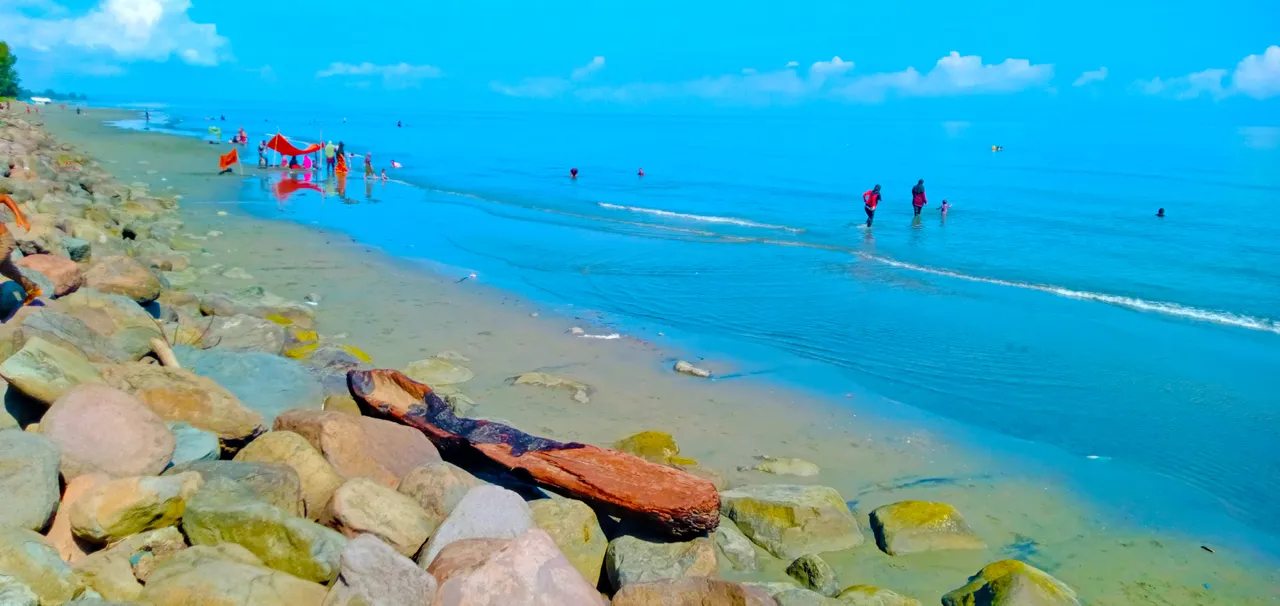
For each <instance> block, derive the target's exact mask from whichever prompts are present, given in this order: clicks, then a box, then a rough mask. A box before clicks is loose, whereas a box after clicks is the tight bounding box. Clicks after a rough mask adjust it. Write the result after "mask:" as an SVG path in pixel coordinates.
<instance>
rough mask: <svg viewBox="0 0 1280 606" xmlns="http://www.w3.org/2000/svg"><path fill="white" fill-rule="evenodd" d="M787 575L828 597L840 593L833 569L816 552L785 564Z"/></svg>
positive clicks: (838, 582) (838, 581)
mask: <svg viewBox="0 0 1280 606" xmlns="http://www.w3.org/2000/svg"><path fill="white" fill-rule="evenodd" d="M787 576H789V577H791V578H793V579H795V580H796V582H798V583H800V584H801V585H803V586H805V587H808V588H809V589H811V590H813V591H816V592H818V593H820V594H822V595H824V596H827V597H829V598H834V597H836V595H838V594H839V593H840V579H839V577H837V576H836V571H835V569H834V568H832V567H831V565H830V564H828V563H827V561H826V560H824V559H822V557H821V556H819V555H817V554H812V553H811V554H808V555H802V556H800V557H798V558H796V560H795V561H794V562H792V563H791V565H790V566H787Z"/></svg>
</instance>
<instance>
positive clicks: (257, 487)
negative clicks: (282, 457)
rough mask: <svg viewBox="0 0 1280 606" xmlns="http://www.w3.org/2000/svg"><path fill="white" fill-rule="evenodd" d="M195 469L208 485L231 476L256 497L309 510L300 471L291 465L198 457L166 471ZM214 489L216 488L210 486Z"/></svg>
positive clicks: (297, 511) (296, 509) (290, 509)
mask: <svg viewBox="0 0 1280 606" xmlns="http://www.w3.org/2000/svg"><path fill="white" fill-rule="evenodd" d="M187 471H194V472H196V473H198V474H200V477H202V478H204V482H205V485H206V486H208V485H210V484H212V483H213V481H214V480H215V479H218V478H221V479H224V480H229V481H230V482H232V483H233V484H235V485H238V486H239V487H241V488H244V489H245V490H248V491H249V492H250V493H252V494H253V497H254V498H256V499H258V500H261V501H265V502H267V503H270V504H272V505H275V506H276V507H279V508H281V509H283V510H285V511H286V512H288V513H289V514H291V515H296V516H301V515H304V514H305V512H306V507H305V505H304V504H303V500H302V481H301V479H300V478H299V477H298V472H296V471H294V470H293V468H292V467H289V466H287V465H279V464H275V463H249V462H245V461H195V462H192V463H184V464H182V465H175V466H173V467H172V468H170V469H168V470H167V471H165V472H164V475H166V476H167V475H173V474H179V473H184V472H187ZM209 489H210V490H212V488H209Z"/></svg>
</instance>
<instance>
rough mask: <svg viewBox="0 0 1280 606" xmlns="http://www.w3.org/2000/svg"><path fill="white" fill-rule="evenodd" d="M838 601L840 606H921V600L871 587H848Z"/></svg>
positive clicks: (841, 593)
mask: <svg viewBox="0 0 1280 606" xmlns="http://www.w3.org/2000/svg"><path fill="white" fill-rule="evenodd" d="M836 601H837V603H838V604H840V606H920V600H917V599H915V598H909V597H907V596H904V595H901V594H898V593H894V592H892V591H889V590H888V589H881V588H879V587H873V586H871V585H854V586H852V587H846V588H845V590H844V591H841V592H840V595H838V596H836Z"/></svg>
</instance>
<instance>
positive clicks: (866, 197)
mask: <svg viewBox="0 0 1280 606" xmlns="http://www.w3.org/2000/svg"><path fill="white" fill-rule="evenodd" d="M862 204H863V205H865V208H863V210H865V211H867V227H871V221H872V220H874V219H875V218H876V206H877V205H879V204H880V184H879V183H877V184H876V186H875V187H873V188H871V189H870V190H867V192H866V193H864V194H862Z"/></svg>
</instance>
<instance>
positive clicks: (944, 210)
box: [938, 200, 951, 217]
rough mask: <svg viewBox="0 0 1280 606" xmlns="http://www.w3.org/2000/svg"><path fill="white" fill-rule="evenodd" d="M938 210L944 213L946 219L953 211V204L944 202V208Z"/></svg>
mask: <svg viewBox="0 0 1280 606" xmlns="http://www.w3.org/2000/svg"><path fill="white" fill-rule="evenodd" d="M938 210H940V211H942V216H944V217H945V216H947V211H948V210H951V203H950V202H947V201H946V200H943V201H942V207H941V208H939V209H938Z"/></svg>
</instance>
